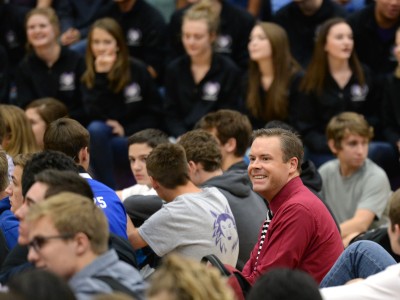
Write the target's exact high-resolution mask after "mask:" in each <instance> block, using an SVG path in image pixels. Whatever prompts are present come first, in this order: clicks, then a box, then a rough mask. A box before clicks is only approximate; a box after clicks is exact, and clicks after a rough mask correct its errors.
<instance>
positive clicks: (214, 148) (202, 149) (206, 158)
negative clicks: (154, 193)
mask: <svg viewBox="0 0 400 300" xmlns="http://www.w3.org/2000/svg"><path fill="white" fill-rule="evenodd" d="M178 144H179V145H182V146H183V148H184V149H185V152H186V158H187V160H188V162H189V161H194V162H195V163H201V165H202V166H203V168H204V171H206V172H212V171H215V170H218V169H220V168H221V162H222V155H221V150H220V148H219V145H218V142H217V140H216V139H215V137H214V136H213V135H212V134H211V133H209V132H207V131H205V130H202V129H197V130H192V131H189V132H187V133H185V134H184V135H182V136H181V138H180V139H179V142H178Z"/></svg>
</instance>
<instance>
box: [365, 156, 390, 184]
mask: <svg viewBox="0 0 400 300" xmlns="http://www.w3.org/2000/svg"><path fill="white" fill-rule="evenodd" d="M365 170H366V172H367V174H368V175H369V176H372V177H373V178H374V179H378V178H381V179H382V180H388V179H387V178H388V177H387V175H386V172H385V170H383V169H382V168H381V167H380V166H378V165H377V164H376V163H375V162H373V161H372V160H370V159H369V158H367V159H366V160H365Z"/></svg>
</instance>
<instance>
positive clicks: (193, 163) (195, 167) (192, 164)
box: [188, 160, 197, 173]
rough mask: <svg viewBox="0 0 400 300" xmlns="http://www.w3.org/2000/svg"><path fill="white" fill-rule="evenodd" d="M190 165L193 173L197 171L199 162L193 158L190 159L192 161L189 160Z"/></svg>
mask: <svg viewBox="0 0 400 300" xmlns="http://www.w3.org/2000/svg"><path fill="white" fill-rule="evenodd" d="M188 165H189V170H190V172H191V173H194V172H196V170H197V164H196V163H195V162H194V161H193V160H190V161H189V162H188Z"/></svg>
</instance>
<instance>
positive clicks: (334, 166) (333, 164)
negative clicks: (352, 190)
mask: <svg viewBox="0 0 400 300" xmlns="http://www.w3.org/2000/svg"><path fill="white" fill-rule="evenodd" d="M318 172H319V173H320V174H321V176H322V175H329V174H336V173H338V172H339V160H338V159H337V158H335V159H332V160H330V161H327V162H326V163H324V164H323V165H322V166H320V167H319V168H318Z"/></svg>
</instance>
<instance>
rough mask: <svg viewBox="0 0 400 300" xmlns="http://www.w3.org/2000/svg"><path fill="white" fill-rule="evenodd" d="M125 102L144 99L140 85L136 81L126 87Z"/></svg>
mask: <svg viewBox="0 0 400 300" xmlns="http://www.w3.org/2000/svg"><path fill="white" fill-rule="evenodd" d="M124 93H125V103H131V102H138V101H141V100H142V95H141V94H140V86H139V85H138V84H137V83H136V82H134V83H131V84H130V85H128V86H127V87H126V88H125V92H124Z"/></svg>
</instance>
